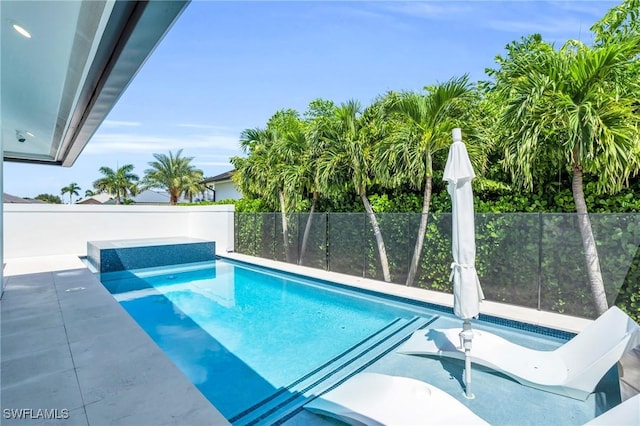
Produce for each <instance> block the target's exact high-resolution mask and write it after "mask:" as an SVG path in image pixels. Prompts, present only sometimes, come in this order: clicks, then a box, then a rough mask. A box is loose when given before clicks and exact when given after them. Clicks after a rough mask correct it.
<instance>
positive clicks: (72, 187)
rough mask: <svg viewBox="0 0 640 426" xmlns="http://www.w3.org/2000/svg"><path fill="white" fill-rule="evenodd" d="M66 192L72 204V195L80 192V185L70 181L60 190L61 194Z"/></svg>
mask: <svg viewBox="0 0 640 426" xmlns="http://www.w3.org/2000/svg"><path fill="white" fill-rule="evenodd" d="M67 193H68V194H69V204H73V196H74V195H78V194H79V193H80V187H79V186H78V184H77V183H75V182H71V183H70V184H69V185H67V186H65V187H63V188H62V189H61V190H60V194H62V195H63V196H64V194H67Z"/></svg>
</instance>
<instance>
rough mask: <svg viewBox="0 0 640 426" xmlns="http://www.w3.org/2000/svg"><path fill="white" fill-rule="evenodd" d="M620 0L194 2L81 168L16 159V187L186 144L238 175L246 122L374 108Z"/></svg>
mask: <svg viewBox="0 0 640 426" xmlns="http://www.w3.org/2000/svg"><path fill="white" fill-rule="evenodd" d="M616 4H618V2H602V1H586V0H585V1H563V2H545V1H511V2H507V1H459V2H455V1H446V2H445V1H430V2H420V1H412V2H397V1H393V2H381V1H376V2H367V1H357V2H345V1H279V2H267V1H251V2H243V1H228V2H223V1H198V0H195V1H193V2H192V3H191V4H190V5H189V6H188V7H187V9H186V10H185V11H184V13H183V14H182V16H181V17H180V18H179V19H178V21H177V22H176V23H175V25H174V26H173V27H172V28H171V30H170V31H169V33H168V34H167V36H166V37H165V38H164V40H163V41H162V42H161V43H160V45H159V46H158V48H157V49H156V50H155V52H154V53H153V54H152V56H151V57H150V58H149V60H148V61H147V63H146V64H145V65H144V66H143V68H142V69H141V70H140V72H139V73H138V75H137V76H136V77H135V79H134V80H133V82H132V83H131V84H130V86H129V88H128V89H127V91H126V92H125V93H124V94H123V96H122V97H121V98H120V100H119V102H118V103H117V105H116V106H115V107H114V108H113V110H112V111H111V113H110V114H109V116H108V117H107V119H106V120H105V122H104V123H103V124H102V126H101V127H100V128H99V129H98V131H97V132H96V134H95V135H94V137H93V138H92V140H91V141H90V142H89V144H88V145H87V147H86V148H85V150H84V151H83V153H82V154H81V155H80V158H79V159H78V160H77V161H76V163H75V165H74V166H73V167H71V168H61V167H53V166H39V165H25V164H16V163H5V164H4V191H5V192H7V193H10V194H14V195H18V196H23V197H35V196H36V195H38V194H40V193H51V194H58V195H59V193H60V189H61V188H62V187H63V186H66V185H68V184H69V183H71V182H76V183H78V184H79V185H80V187H81V188H82V191H81V193H82V194H84V191H85V190H86V189H91V188H92V182H93V181H94V180H96V179H98V178H99V177H100V174H99V172H98V168H99V167H100V166H103V165H104V166H109V167H112V168H116V167H117V166H122V165H123V164H133V165H134V166H135V170H134V172H135V173H137V174H138V175H139V176H140V177H142V175H143V174H144V170H145V169H146V168H147V163H148V162H149V161H151V160H153V157H152V154H153V153H168V152H169V151H170V150H171V151H176V150H178V149H180V148H182V149H183V150H184V151H183V154H184V155H186V156H190V157H194V161H193V162H194V164H195V165H196V166H197V167H199V168H201V169H202V170H203V171H204V173H205V176H213V175H215V174H218V173H222V172H225V171H227V170H230V169H231V168H232V166H231V165H230V164H229V161H228V160H229V157H231V156H233V155H238V154H239V150H238V136H239V134H240V132H241V131H242V130H243V129H246V128H253V127H262V126H264V125H265V123H266V121H267V120H268V119H269V117H270V116H271V115H272V114H273V113H274V112H276V111H277V110H278V109H281V108H294V109H297V110H298V111H300V112H303V111H304V110H305V109H306V106H307V105H308V103H309V102H310V101H311V100H313V99H315V98H319V97H321V98H325V99H330V100H332V101H334V102H336V103H340V102H343V101H346V100H348V99H358V100H359V101H360V102H361V103H362V104H363V105H368V104H369V103H370V102H371V101H372V100H373V99H374V98H375V97H376V96H377V95H379V94H382V93H384V92H386V91H388V90H421V89H422V88H423V86H425V85H428V84H433V83H435V82H438V81H445V80H448V79H449V78H451V77H453V76H460V75H462V74H465V73H468V74H469V75H470V77H471V79H472V80H473V81H476V80H482V79H485V78H486V76H485V74H484V70H485V68H487V67H492V66H493V65H494V57H495V56H496V55H498V54H501V53H503V52H504V46H505V45H506V44H507V43H509V42H510V41H512V40H516V39H519V38H520V37H521V36H523V35H526V34H531V33H536V32H538V33H541V34H542V36H543V38H544V39H545V40H547V41H552V42H556V44H557V45H559V44H562V43H564V41H566V40H567V39H570V38H578V39H581V40H582V41H584V42H590V41H591V33H590V32H589V27H590V26H591V25H592V24H593V23H594V22H596V21H597V20H599V19H600V18H601V17H602V16H603V15H604V14H605V13H606V11H607V10H608V9H610V8H611V7H613V6H615V5H616Z"/></svg>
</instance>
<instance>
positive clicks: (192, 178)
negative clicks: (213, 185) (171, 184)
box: [184, 170, 205, 203]
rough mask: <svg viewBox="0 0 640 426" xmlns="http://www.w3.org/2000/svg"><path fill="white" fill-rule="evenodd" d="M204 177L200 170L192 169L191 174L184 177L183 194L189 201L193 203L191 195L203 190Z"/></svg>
mask: <svg viewBox="0 0 640 426" xmlns="http://www.w3.org/2000/svg"><path fill="white" fill-rule="evenodd" d="M202 179H204V177H203V174H202V170H193V172H192V173H191V175H189V176H185V177H184V194H185V196H187V197H189V202H190V203H193V196H194V195H198V194H200V193H202V192H203V191H204V189H205V188H204V184H203V183H202Z"/></svg>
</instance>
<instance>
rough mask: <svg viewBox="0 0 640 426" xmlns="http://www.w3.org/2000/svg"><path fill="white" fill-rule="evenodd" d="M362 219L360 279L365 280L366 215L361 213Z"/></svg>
mask: <svg viewBox="0 0 640 426" xmlns="http://www.w3.org/2000/svg"><path fill="white" fill-rule="evenodd" d="M362 217H363V218H364V220H363V221H362V224H363V226H364V227H363V228H362V278H365V277H366V276H367V274H366V271H367V247H366V245H367V244H366V241H367V237H366V235H367V219H368V217H367V213H366V212H365V213H363V214H362Z"/></svg>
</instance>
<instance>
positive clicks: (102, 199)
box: [76, 192, 113, 204]
mask: <svg viewBox="0 0 640 426" xmlns="http://www.w3.org/2000/svg"><path fill="white" fill-rule="evenodd" d="M112 199H113V195H111V194H107V193H106V192H102V193H100V194H95V195H92V196H91V197H86V198H83V199H82V200H78V201H76V204H104V203H106V202H108V201H109V200H112Z"/></svg>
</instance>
